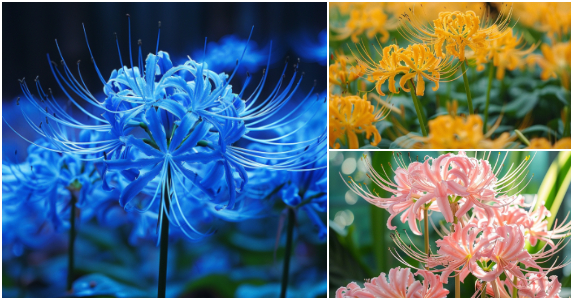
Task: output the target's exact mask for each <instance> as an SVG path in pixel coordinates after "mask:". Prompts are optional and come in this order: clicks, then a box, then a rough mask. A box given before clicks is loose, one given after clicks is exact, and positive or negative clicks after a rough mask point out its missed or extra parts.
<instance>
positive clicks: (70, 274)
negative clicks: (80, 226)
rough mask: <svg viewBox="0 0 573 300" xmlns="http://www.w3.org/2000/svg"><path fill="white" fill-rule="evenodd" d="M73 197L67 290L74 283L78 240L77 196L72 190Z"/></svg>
mask: <svg viewBox="0 0 573 300" xmlns="http://www.w3.org/2000/svg"><path fill="white" fill-rule="evenodd" d="M70 194H71V195H72V199H71V200H70V201H71V203H70V206H71V207H70V235H69V238H70V241H69V246H68V282H67V286H66V288H67V290H68V292H71V290H72V283H74V243H75V240H76V196H75V195H74V193H73V192H72V191H70Z"/></svg>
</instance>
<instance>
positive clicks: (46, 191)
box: [2, 139, 98, 230]
mask: <svg viewBox="0 0 573 300" xmlns="http://www.w3.org/2000/svg"><path fill="white" fill-rule="evenodd" d="M37 145H39V146H37ZM43 147H49V144H48V142H46V141H45V140H44V139H40V140H38V141H36V142H35V143H34V144H33V145H30V146H29V147H28V157H27V158H26V161H25V162H24V163H18V162H16V163H14V162H11V161H9V160H6V161H4V162H3V163H2V174H3V180H2V187H3V192H4V193H3V194H4V197H3V198H2V200H3V201H2V203H3V205H4V206H6V207H9V206H13V207H19V206H22V205H25V203H27V202H37V203H39V205H41V206H42V207H44V209H46V214H47V216H46V217H47V218H48V220H49V222H50V223H51V224H52V225H53V226H54V228H55V229H56V230H61V229H62V228H63V227H67V226H69V210H70V207H71V205H76V206H77V207H79V208H81V207H82V206H84V205H89V203H88V202H89V201H88V199H87V198H88V196H89V195H90V194H91V192H92V191H93V188H94V182H95V181H97V180H98V175H97V171H96V168H95V166H94V164H93V163H90V162H85V161H82V160H80V159H79V158H78V157H76V156H74V155H71V154H58V153H55V152H52V151H48V150H46V149H45V148H43ZM72 194H73V195H72ZM23 195H24V198H22V196H23ZM73 197H75V198H77V200H76V201H75V202H74V201H72V198H73Z"/></svg>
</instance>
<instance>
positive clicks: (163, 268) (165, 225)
mask: <svg viewBox="0 0 573 300" xmlns="http://www.w3.org/2000/svg"><path fill="white" fill-rule="evenodd" d="M170 186H171V165H168V166H167V184H166V185H165V188H164V189H163V198H164V199H165V200H164V201H165V202H164V203H163V205H165V209H164V210H162V212H161V215H162V220H161V233H160V237H159V239H160V245H159V282H158V284H157V298H165V290H166V288H167V253H168V247H169V218H168V215H169V211H170V209H171V207H170V203H171V199H170V195H169V188H170Z"/></svg>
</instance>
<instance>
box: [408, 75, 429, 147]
mask: <svg viewBox="0 0 573 300" xmlns="http://www.w3.org/2000/svg"><path fill="white" fill-rule="evenodd" d="M408 87H409V88H410V94H411V95H412V101H414V107H416V114H418V121H419V122H420V128H422V134H423V135H424V136H428V132H427V131H426V125H424V118H423V117H422V109H421V108H420V102H419V101H418V97H417V96H416V89H414V83H413V81H412V79H410V80H409V81H408Z"/></svg>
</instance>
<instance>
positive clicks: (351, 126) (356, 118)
mask: <svg viewBox="0 0 573 300" xmlns="http://www.w3.org/2000/svg"><path fill="white" fill-rule="evenodd" d="M328 111H329V114H330V116H329V120H328V130H329V144H330V147H332V148H335V149H339V148H340V146H341V145H340V143H339V142H342V143H343V144H347V145H348V148H349V149H358V147H359V140H358V136H357V134H361V133H364V134H365V137H366V139H368V140H370V138H371V137H373V138H374V139H373V141H372V142H370V144H371V145H373V146H375V145H378V143H380V141H381V140H382V137H381V136H380V133H379V132H378V129H376V126H374V123H376V122H379V121H381V120H383V119H384V118H385V117H386V116H387V115H388V113H389V109H387V108H386V107H385V106H383V107H381V108H380V109H377V108H374V106H373V105H372V104H371V103H370V102H369V101H368V100H366V94H365V95H364V96H363V97H362V98H360V97H358V96H338V95H330V97H329V100H328ZM337 141H339V142H337Z"/></svg>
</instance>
